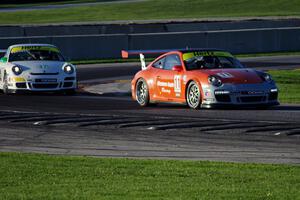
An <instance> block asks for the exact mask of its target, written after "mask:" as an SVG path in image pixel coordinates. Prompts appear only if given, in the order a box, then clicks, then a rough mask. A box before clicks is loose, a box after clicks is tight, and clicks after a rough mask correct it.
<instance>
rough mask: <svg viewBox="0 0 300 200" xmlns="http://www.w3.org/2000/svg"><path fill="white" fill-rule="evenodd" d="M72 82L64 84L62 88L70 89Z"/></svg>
mask: <svg viewBox="0 0 300 200" xmlns="http://www.w3.org/2000/svg"><path fill="white" fill-rule="evenodd" d="M72 86H73V82H64V87H72Z"/></svg>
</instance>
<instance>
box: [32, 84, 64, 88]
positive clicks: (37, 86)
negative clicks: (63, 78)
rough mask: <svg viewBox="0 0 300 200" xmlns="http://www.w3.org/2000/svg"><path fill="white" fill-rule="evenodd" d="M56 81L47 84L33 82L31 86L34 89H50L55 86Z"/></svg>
mask: <svg viewBox="0 0 300 200" xmlns="http://www.w3.org/2000/svg"><path fill="white" fill-rule="evenodd" d="M57 86H58V84H57V83H48V84H36V83H33V84H32V87H33V88H36V89H51V88H57Z"/></svg>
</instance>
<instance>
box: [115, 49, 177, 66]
mask: <svg viewBox="0 0 300 200" xmlns="http://www.w3.org/2000/svg"><path fill="white" fill-rule="evenodd" d="M170 51H178V49H162V50H122V51H121V53H122V58H128V57H129V56H130V55H133V56H135V55H139V56H140V61H141V66H142V70H145V69H146V68H147V66H146V62H145V54H148V55H151V54H152V55H155V54H156V55H157V54H163V53H167V52H170Z"/></svg>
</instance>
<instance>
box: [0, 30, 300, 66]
mask: <svg viewBox="0 0 300 200" xmlns="http://www.w3.org/2000/svg"><path fill="white" fill-rule="evenodd" d="M17 43H50V44H54V45H56V46H58V47H59V48H60V49H61V50H62V52H63V54H64V55H66V56H67V57H69V58H71V59H72V60H81V59H100V58H101V59H104V58H120V57H121V54H120V52H121V50H122V49H173V48H174V49H176V48H185V47H190V48H221V49H225V50H228V51H230V52H232V53H234V54H237V53H258V52H275V51H299V50H300V28H298V27H296V28H278V29H257V30H234V31H232V30H231V31H204V32H203V31H200V32H199V31H198V32H183V33H149V34H112V35H101V34H97V35H82V36H53V37H48V36H42V37H33V36H32V37H11V38H3V37H2V38H0V49H5V48H7V47H8V46H9V45H12V44H17Z"/></svg>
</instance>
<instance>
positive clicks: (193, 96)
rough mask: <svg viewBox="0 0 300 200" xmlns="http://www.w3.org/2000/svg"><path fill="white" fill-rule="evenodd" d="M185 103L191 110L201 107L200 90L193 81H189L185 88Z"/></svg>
mask: <svg viewBox="0 0 300 200" xmlns="http://www.w3.org/2000/svg"><path fill="white" fill-rule="evenodd" d="M186 103H187V105H188V106H189V107H190V108H193V109H199V108H200V107H201V90H200V87H199V85H198V84H197V83H196V82H195V81H191V82H190V83H189V85H188V87H187V90H186Z"/></svg>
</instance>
